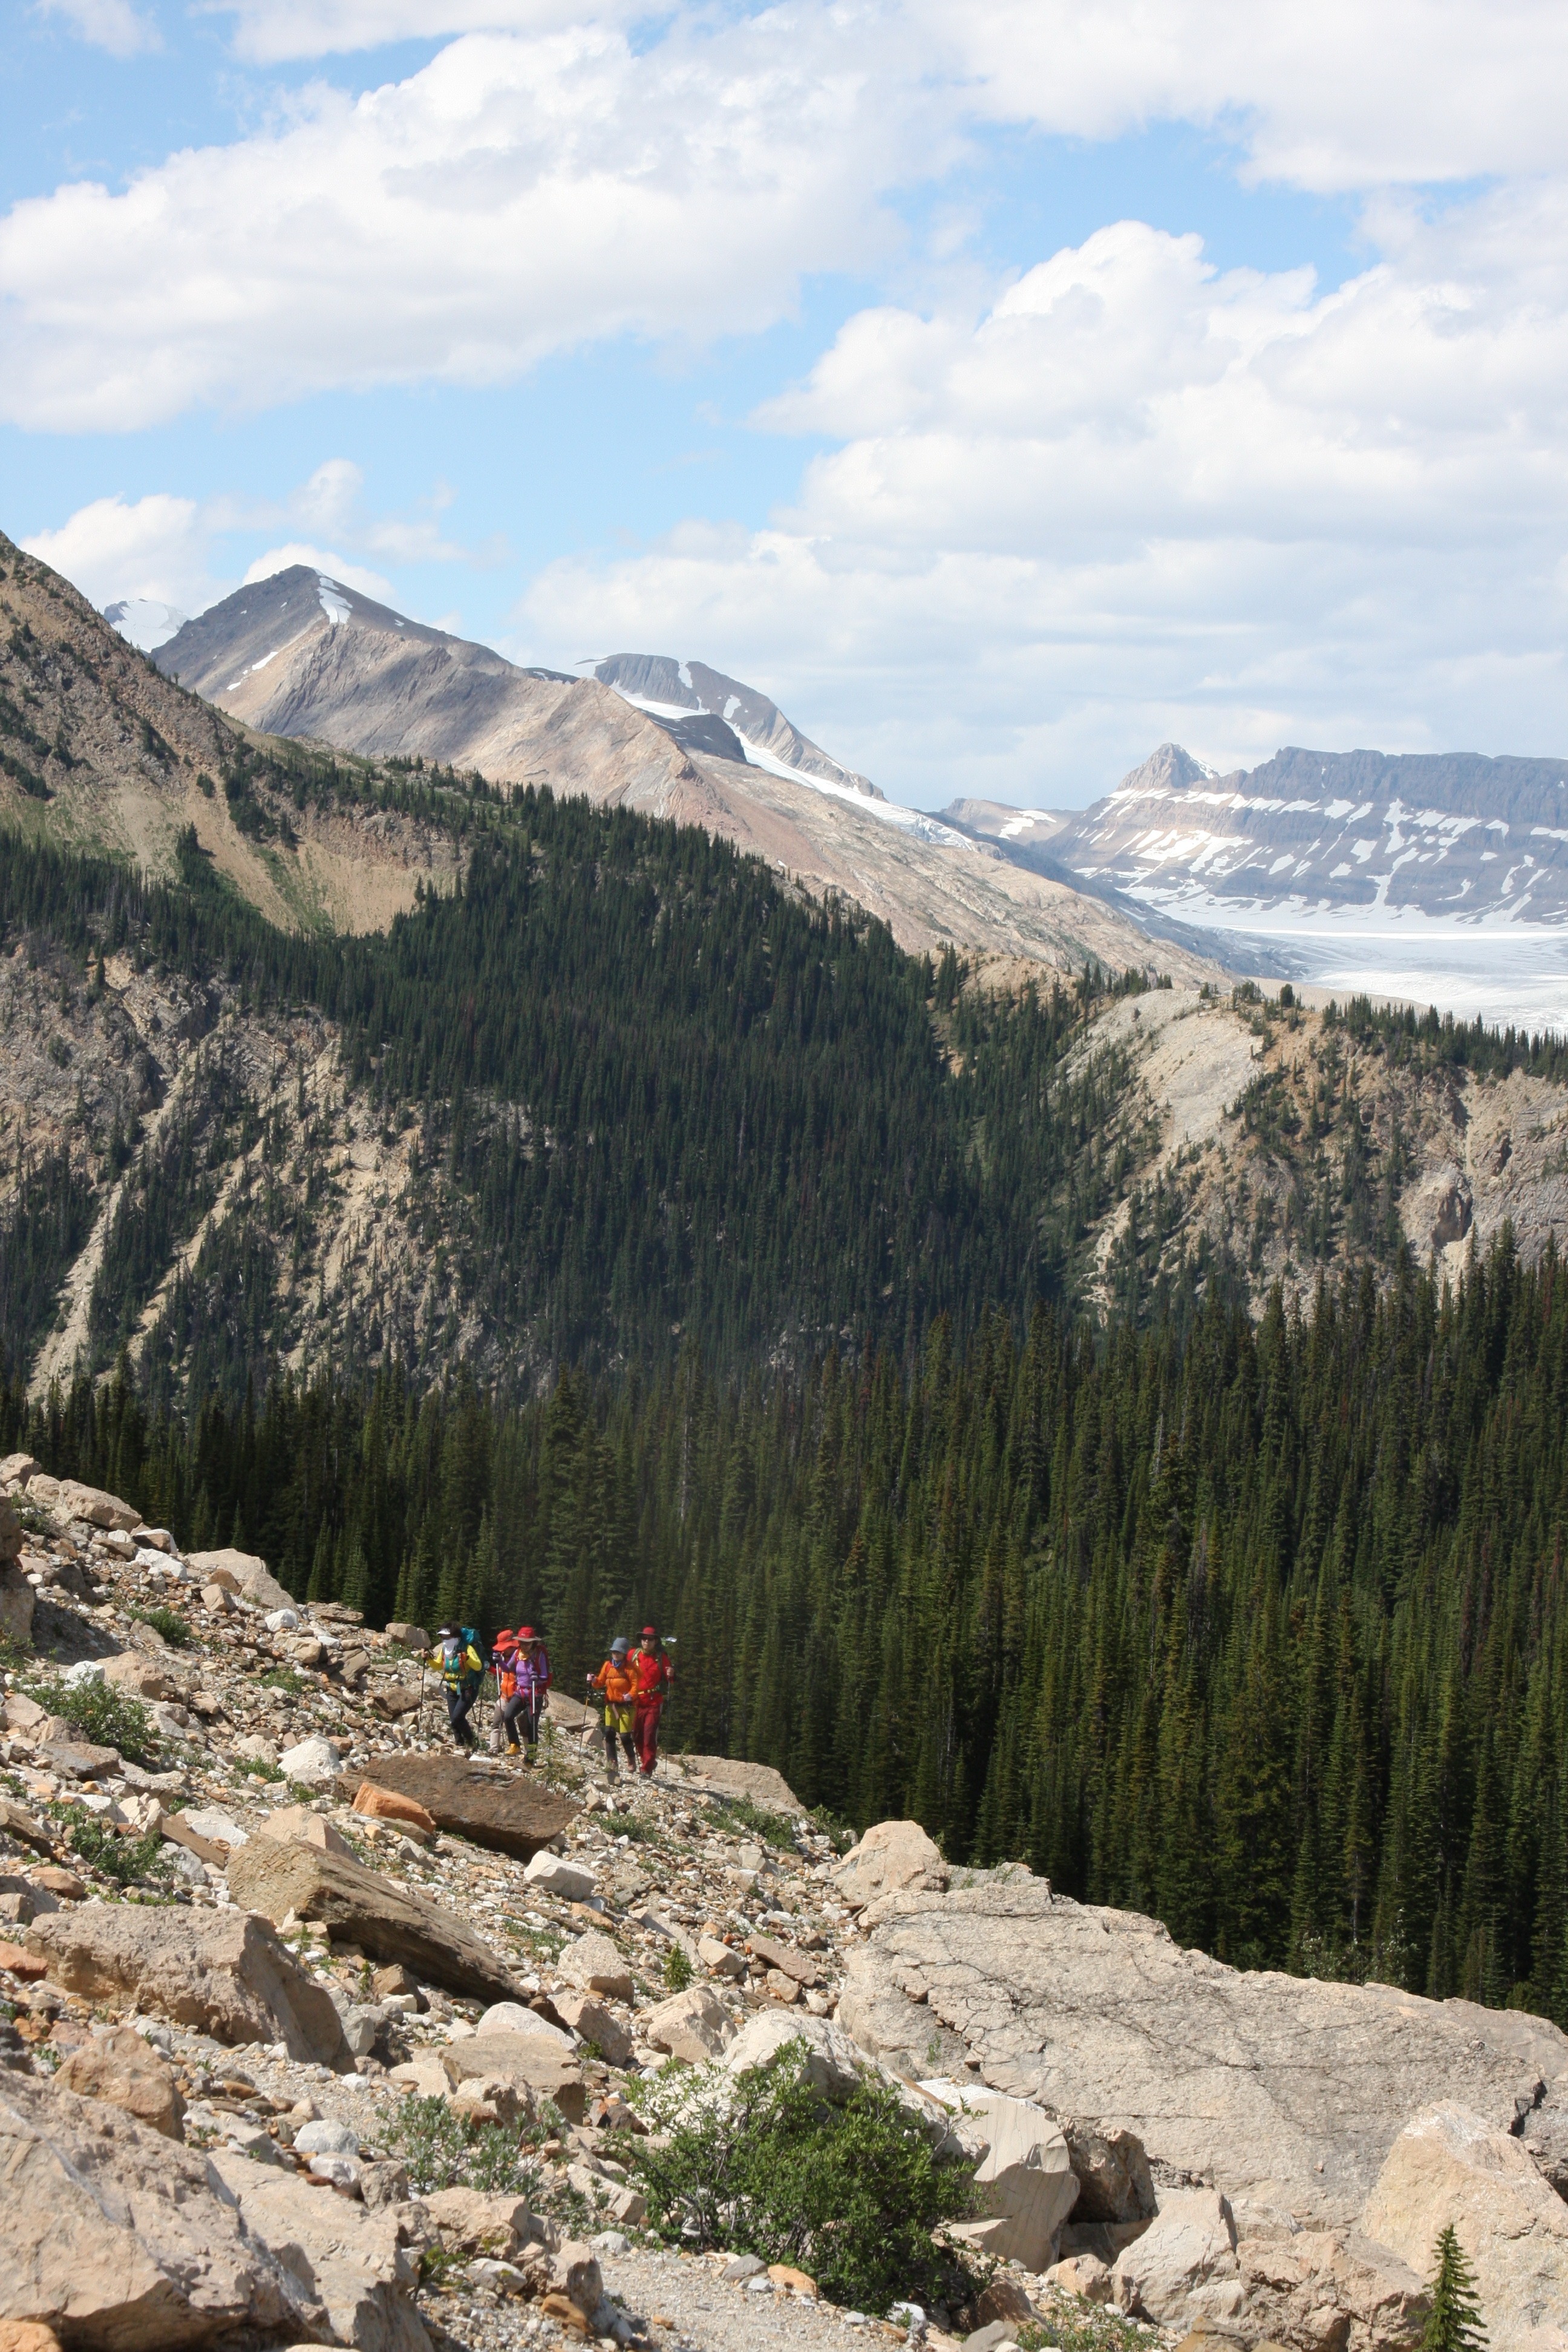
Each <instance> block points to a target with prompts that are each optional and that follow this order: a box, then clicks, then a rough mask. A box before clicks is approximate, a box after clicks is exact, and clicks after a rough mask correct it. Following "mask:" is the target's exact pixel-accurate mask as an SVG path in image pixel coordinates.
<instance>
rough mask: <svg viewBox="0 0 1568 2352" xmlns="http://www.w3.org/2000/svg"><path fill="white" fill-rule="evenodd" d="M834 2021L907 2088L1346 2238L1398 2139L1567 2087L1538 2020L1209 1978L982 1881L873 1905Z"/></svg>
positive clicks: (1138, 1933)
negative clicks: (1010, 2115) (1003, 2114)
mask: <svg viewBox="0 0 1568 2352" xmlns="http://www.w3.org/2000/svg"><path fill="white" fill-rule="evenodd" d="M839 2021H840V2023H841V2024H842V2025H844V2026H845V2027H846V2028H847V2030H848V2032H851V2033H852V2034H853V2035H854V2036H855V2038H856V2040H857V2041H858V2042H860V2043H861V2044H862V2045H863V2046H864V2047H865V2048H867V2049H868V2050H871V2051H873V2052H875V2053H877V2054H878V2055H879V2056H885V2057H887V2058H888V2059H889V2061H890V2062H891V2063H894V2064H895V2065H897V2066H900V2067H901V2068H902V2069H903V2070H904V2071H906V2072H908V2073H909V2074H912V2075H915V2076H917V2077H918V2076H920V2075H922V2074H931V2073H933V2072H935V2071H936V2068H935V2067H934V2066H933V2064H932V2058H933V2056H935V2054H936V2053H933V2052H931V2043H932V2041H933V2039H934V2040H935V2041H936V2042H940V2043H942V2045H944V2046H943V2047H942V2051H941V2070H942V2072H943V2073H945V2074H959V2076H960V2079H962V2069H963V2063H964V2061H965V2060H966V2059H968V2058H973V2059H975V2060H977V2061H978V2062H979V2063H978V2067H977V2069H975V2070H973V2071H976V2072H978V2074H979V2075H980V2078H981V2080H982V2081H984V2082H985V2083H989V2084H991V2085H992V2086H993V2088H994V2089H996V2090H1000V2091H1009V2092H1011V2093H1013V2094H1014V2095H1016V2096H1017V2097H1020V2098H1028V2099H1035V2100H1037V2101H1038V2102H1039V2103H1040V2104H1041V2105H1044V2106H1046V2107H1048V2108H1049V2109H1050V2110H1051V2111H1052V2112H1053V2113H1055V2114H1058V2115H1060V2116H1071V2117H1084V2118H1088V2119H1090V2120H1092V2121H1094V2122H1097V2123H1098V2124H1100V2126H1107V2125H1110V2126H1120V2127H1122V2128H1124V2129H1127V2130H1130V2131H1132V2132H1135V2133H1136V2134H1137V2136H1138V2137H1139V2138H1140V2139H1141V2140H1142V2143H1143V2146H1144V2147H1145V2148H1146V2149H1147V2150H1148V2152H1149V2156H1150V2158H1151V2159H1152V2160H1154V2161H1156V2162H1158V2161H1162V2160H1163V2162H1164V2163H1166V2164H1168V2165H1172V2166H1173V2167H1176V2168H1179V2169H1180V2170H1182V2171H1184V2172H1190V2173H1193V2174H1196V2175H1198V2176H1200V2177H1206V2178H1208V2179H1212V2180H1213V2182H1214V2184H1215V2188H1216V2189H1221V2190H1223V2191H1224V2192H1225V2193H1226V2195H1228V2196H1229V2197H1230V2198H1231V2199H1232V2200H1236V2199H1237V2198H1238V2197H1245V2198H1248V2199H1251V2200H1255V2201H1256V2202H1258V2204H1268V2203H1274V2204H1277V2205H1279V2206H1283V2207H1285V2208H1287V2209H1288V2210H1290V2211H1292V2212H1295V2213H1298V2214H1300V2215H1301V2216H1303V2217H1308V2216H1310V2217H1314V2218H1316V2219H1319V2220H1323V2221H1353V2220H1354V2218H1355V2217H1356V2215H1357V2214H1358V2213H1359V2212H1360V2210H1361V2206H1362V2203H1363V2200H1364V2199H1365V2197H1366V2194H1367V2192H1368V2190H1369V2189H1371V2187H1372V2185H1373V2180H1374V2179H1376V2177H1377V2174H1378V2169H1379V2168H1380V2166H1381V2165H1382V2164H1383V2161H1384V2158H1385V2157H1386V2156H1387V2154H1388V2152H1389V2149H1390V2148H1391V2147H1392V2146H1393V2144H1394V2140H1395V2138H1396V2137H1397V2136H1398V2134H1399V2132H1400V2130H1401V2129H1402V2127H1403V2126H1404V2125H1405V2122H1406V2121H1407V2120H1408V2119H1409V2117H1410V2116H1413V2115H1415V2114H1416V2113H1417V2112H1418V2111H1419V2110H1421V2109H1423V2108H1426V2107H1429V2106H1432V2105H1436V2103H1437V2102H1438V2101H1439V2100H1446V2099H1453V2100H1460V2101H1462V2102H1463V2103H1464V2104H1465V2105H1467V2106H1469V2107H1471V2108H1473V2109H1475V2110H1476V2112H1477V2113H1478V2114H1479V2115H1480V2116H1482V2117H1483V2119H1484V2120H1485V2121H1486V2122H1488V2123H1490V2124H1494V2125H1496V2126H1499V2127H1500V2128H1501V2129H1502V2130H1504V2131H1507V2130H1509V2129H1510V2127H1511V2126H1512V2125H1513V2122H1514V2119H1515V2112H1516V2110H1515V2104H1514V2103H1515V2101H1516V2099H1517V2100H1522V2101H1523V2102H1524V2104H1525V2105H1527V2106H1528V2105H1531V2103H1532V2102H1533V2099H1534V2096H1535V2092H1536V2086H1537V2084H1540V2083H1542V2081H1544V2082H1548V2083H1550V2082H1552V2081H1553V2080H1555V2078H1556V2077H1557V2076H1558V2075H1560V2074H1562V2073H1563V2070H1564V2068H1565V2067H1568V2035H1564V2034H1563V2033H1562V2032H1559V2031H1558V2029H1557V2027H1556V2026H1554V2025H1551V2024H1548V2023H1547V2022H1546V2021H1545V2020H1544V2019H1542V2018H1537V2017H1530V2016H1527V2015H1525V2014H1524V2013H1523V2012H1521V2011H1512V2010H1490V2009H1480V2008H1477V2007H1475V2006H1474V2005H1473V2004H1471V2003H1470V2002H1468V2001H1459V2000H1449V2001H1431V2000H1422V1999H1420V1998H1419V1997H1418V1996H1417V1995H1416V1994H1414V1993H1405V1992H1398V1991H1395V1990H1391V1989H1389V1988H1386V1987H1384V1986H1378V1985H1346V1984H1324V1983H1320V1982H1318V1981H1316V1980H1315V1979H1310V1978H1305V1979H1304V1978H1300V1977H1289V1976H1281V1975H1279V1974H1278V1973H1276V1972H1274V1971H1272V1970H1258V1971H1257V1972H1248V1971H1244V1970H1241V1969H1229V1968H1226V1967H1225V1966H1224V1964H1223V1963H1222V1962H1220V1961H1218V1960H1213V1959H1210V1958H1207V1957H1206V1956H1205V1954H1204V1953H1201V1952H1188V1951H1184V1950H1183V1949H1182V1948H1181V1947H1180V1946H1179V1945H1177V1944H1175V1943H1173V1941H1172V1938H1171V1937H1170V1936H1169V1935H1168V1934H1167V1933H1166V1931H1165V1929H1164V1928H1163V1927H1161V1926H1160V1925H1159V1924H1158V1923H1157V1922H1156V1921H1155V1920H1152V1919H1146V1918H1143V1917H1142V1916H1139V1915H1138V1914H1136V1913H1133V1912H1125V1911H1110V1910H1105V1909H1101V1908H1100V1907H1099V1906H1093V1905H1088V1904H1081V1903H1073V1902H1069V1901H1068V1900H1067V1899H1066V1898H1065V1897H1063V1896H1058V1895H1052V1893H1051V1890H1050V1888H1049V1886H1048V1885H1047V1884H1046V1882H1045V1881H1044V1880H1043V1879H1032V1878H1030V1877H1028V1876H1027V1875H1026V1874H1023V1873H1021V1872H1013V1873H1009V1874H997V1875H996V1876H995V1877H994V1878H992V1879H989V1880H987V1881H984V1882H983V1883H981V1884H978V1885H969V1886H966V1887H959V1888H953V1889H950V1890H949V1892H948V1893H946V1894H931V1893H912V1892H911V1893H909V1894H903V1895H894V1896H893V1897H891V1898H890V1908H889V1916H885V1917H884V1918H883V1920H882V1922H881V1924H880V1925H879V1927H876V1928H875V1930H874V1931H873V1933H872V1934H871V1936H870V1937H869V1938H868V1940H867V1941H865V1942H864V1943H862V1944H861V1945H859V1946H858V1948H857V1949H855V1950H854V1951H853V1952H852V1953H851V1955H850V1957H849V1960H848V1965H847V1973H846V1980H845V1989H844V1994H843V1999H842V2001H841V2004H840V2008H839Z"/></svg>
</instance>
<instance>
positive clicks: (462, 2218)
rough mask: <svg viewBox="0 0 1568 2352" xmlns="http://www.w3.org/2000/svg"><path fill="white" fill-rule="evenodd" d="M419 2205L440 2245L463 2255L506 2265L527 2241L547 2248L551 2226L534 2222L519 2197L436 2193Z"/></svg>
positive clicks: (450, 2191) (458, 2191)
mask: <svg viewBox="0 0 1568 2352" xmlns="http://www.w3.org/2000/svg"><path fill="white" fill-rule="evenodd" d="M419 2201H420V2203H421V2204H422V2205H423V2206H424V2208H425V2210H426V2212H427V2213H428V2214H429V2216H430V2219H431V2220H432V2221H434V2222H435V2224H436V2227H437V2230H439V2231H440V2232H441V2242H442V2244H443V2245H444V2246H447V2247H448V2248H452V2249H456V2250H458V2251H460V2252H463V2253H465V2254H494V2255H496V2256H498V2257H499V2259H500V2261H502V2262H510V2259H511V2257H512V2255H513V2254H515V2253H516V2252H517V2251H518V2249H519V2248H520V2247H521V2246H526V2245H527V2244H529V2242H531V2240H534V2239H537V2240H539V2241H540V2242H542V2243H545V2244H548V2242H549V2240H550V2238H551V2237H553V2235H554V2231H553V2229H552V2225H551V2224H550V2223H549V2222H547V2221H536V2220H535V2218H534V2216H533V2214H532V2213H531V2212H530V2210H529V2208H528V2204H527V2201H526V2200H525V2199H523V2198H521V2197H498V2196H488V2195H487V2194H486V2193H485V2192H484V2191H483V2190H482V2189H435V2190H433V2191H432V2192H430V2193H429V2194H427V2195H426V2196H425V2197H422V2198H421V2199H420V2200H419ZM547 2233H548V2234H547Z"/></svg>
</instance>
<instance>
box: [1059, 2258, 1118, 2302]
mask: <svg viewBox="0 0 1568 2352" xmlns="http://www.w3.org/2000/svg"><path fill="white" fill-rule="evenodd" d="M1049 2284H1051V2285H1052V2286H1059V2287H1060V2289H1061V2290H1062V2293H1063V2294H1078V2295H1081V2296H1082V2297H1083V2299H1084V2301H1085V2303H1109V2302H1110V2269H1109V2267H1108V2266H1107V2264H1106V2263H1102V2262H1101V2261H1100V2256H1099V2255H1098V2254H1069V2255H1068V2258H1067V2260H1066V2262H1065V2263H1057V2264H1056V2265H1055V2267H1054V2268H1053V2269H1052V2271H1051V2273H1050V2277H1049Z"/></svg>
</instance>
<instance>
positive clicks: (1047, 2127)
mask: <svg viewBox="0 0 1568 2352" xmlns="http://www.w3.org/2000/svg"><path fill="white" fill-rule="evenodd" d="M953 2136H954V2137H955V2138H956V2139H957V2141H958V2143H959V2145H960V2146H961V2147H963V2150H964V2153H965V2154H966V2155H967V2156H968V2157H969V2158H971V2160H972V2161H973V2165H974V2179H975V2184H976V2186H977V2187H978V2189H979V2190H980V2194H981V2198H982V2200H983V2204H984V2210H985V2211H986V2212H987V2213H988V2214H989V2215H991V2216H992V2218H993V2220H994V2221H995V2222H997V2223H999V2224H1000V2225H1001V2226H1000V2227H997V2228H995V2229H993V2230H991V2231H988V2232H987V2233H986V2235H985V2237H984V2250H985V2252H987V2253H988V2254H992V2255H994V2256H995V2258H996V2259H997V2260H998V2261H999V2262H1012V2263H1023V2265H1024V2268H1025V2269H1026V2270H1027V2271H1043V2270H1046V2269H1047V2268H1048V2267H1049V2265H1050V2264H1051V2263H1053V2262H1054V2261H1055V2260H1056V2254H1057V2244H1056V2240H1057V2232H1058V2230H1059V2229H1060V2228H1061V2225H1062V2223H1063V2222H1064V2221H1066V2220H1067V2218H1068V2214H1069V2213H1070V2212H1071V2211H1072V2210H1073V2208H1074V2206H1075V2204H1076V2203H1077V2201H1078V2193H1079V2189H1078V2181H1077V2179H1076V2178H1075V2177H1074V2174H1073V2169H1072V2161H1071V2158H1070V2156H1069V2154H1068V2144H1067V2141H1066V2139H1065V2138H1064V2137H1063V2136H1062V2134H1061V2133H1060V2132H1059V2131H1058V2128H1057V2126H1055V2124H1053V2122H1052V2121H1051V2119H1050V2117H1049V2116H1047V2114H1046V2113H1045V2111H1044V2109H1043V2108H1041V2107H1037V2106H1035V2105H1033V2104H1032V2103H1031V2102H1030V2101H1029V2100H1027V2099H1010V2098H1007V2097H1006V2096H1005V2095H1004V2094H1002V2093H1001V2092H998V2091H981V2092H975V2093H972V2094H970V2095H967V2096H966V2097H965V2098H964V2099H963V2105H962V2108H961V2110H960V2112H959V2114H958V2115H957V2116H955V2118H954V2123H953Z"/></svg>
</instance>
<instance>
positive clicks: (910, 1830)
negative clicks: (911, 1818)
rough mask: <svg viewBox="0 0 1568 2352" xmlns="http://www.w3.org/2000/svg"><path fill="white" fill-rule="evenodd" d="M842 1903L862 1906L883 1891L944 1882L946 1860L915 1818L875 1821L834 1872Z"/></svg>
mask: <svg viewBox="0 0 1568 2352" xmlns="http://www.w3.org/2000/svg"><path fill="white" fill-rule="evenodd" d="M834 1877H835V1879H836V1880H837V1885H838V1891H839V1893H840V1895H842V1896H843V1898H844V1900H845V1902H846V1903H849V1904H852V1905H854V1906H856V1907H857V1908H858V1909H863V1908H864V1907H865V1906H867V1905H868V1904H872V1903H875V1902H877V1901H878V1900H879V1898H880V1897H881V1896H883V1895H897V1894H901V1893H902V1892H904V1891H905V1890H906V1889H910V1888H916V1887H922V1888H931V1889H933V1890H940V1889H941V1888H942V1887H944V1886H945V1885H947V1864H946V1863H945V1862H943V1860H942V1853H941V1850H940V1848H939V1847H937V1846H936V1845H934V1844H933V1843H932V1842H931V1839H930V1838H929V1837H927V1835H926V1833H925V1832H924V1830H922V1829H921V1825H920V1823H919V1822H875V1823H874V1824H873V1826H872V1827H871V1828H870V1829H868V1831H867V1832H866V1834H865V1836H864V1837H863V1838H862V1839H861V1841H860V1843H859V1844H858V1845H857V1846H851V1848H850V1849H849V1852H848V1853H847V1854H846V1855H845V1857H844V1859H843V1861H842V1862H841V1863H840V1864H839V1865H838V1867H837V1870H836V1871H835V1872H834Z"/></svg>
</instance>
